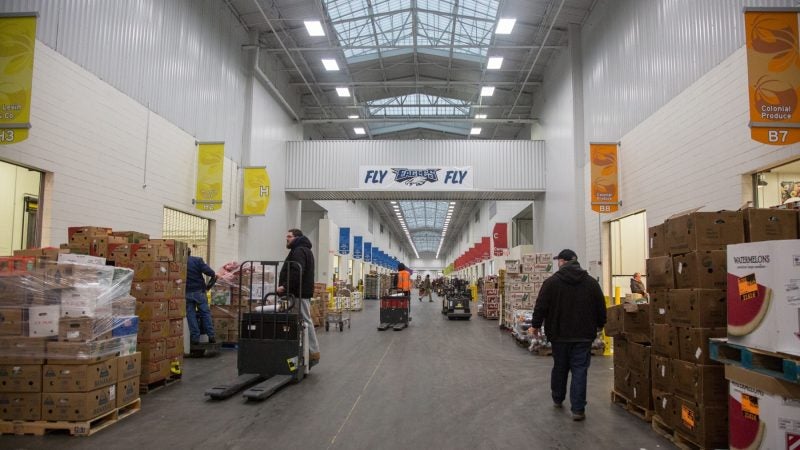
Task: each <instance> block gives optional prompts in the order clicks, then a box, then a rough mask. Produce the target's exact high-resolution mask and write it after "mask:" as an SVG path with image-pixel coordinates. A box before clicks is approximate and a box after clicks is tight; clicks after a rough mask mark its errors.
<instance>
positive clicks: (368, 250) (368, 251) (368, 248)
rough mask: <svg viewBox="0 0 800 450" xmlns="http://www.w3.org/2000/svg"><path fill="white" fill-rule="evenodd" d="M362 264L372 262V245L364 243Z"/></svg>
mask: <svg viewBox="0 0 800 450" xmlns="http://www.w3.org/2000/svg"><path fill="white" fill-rule="evenodd" d="M364 262H372V243H371V242H364Z"/></svg>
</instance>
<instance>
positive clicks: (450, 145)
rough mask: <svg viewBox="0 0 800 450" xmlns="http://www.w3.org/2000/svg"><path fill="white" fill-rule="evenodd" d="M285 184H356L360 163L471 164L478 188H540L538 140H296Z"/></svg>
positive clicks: (354, 187) (291, 187)
mask: <svg viewBox="0 0 800 450" xmlns="http://www.w3.org/2000/svg"><path fill="white" fill-rule="evenodd" d="M287 145H288V168H287V170H288V172H289V180H288V184H287V186H286V187H287V189H288V190H328V191H337V190H357V189H358V181H359V180H358V167H359V165H366V164H373V165H390V164H402V165H431V164H437V165H448V166H472V167H473V170H474V176H475V178H474V183H473V186H474V188H475V189H476V190H494V191H503V190H527V191H542V190H543V189H544V186H545V152H544V142H542V141H388V140H377V141H366V140H364V141H296V142H289V143H287Z"/></svg>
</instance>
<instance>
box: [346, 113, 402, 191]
mask: <svg viewBox="0 0 800 450" xmlns="http://www.w3.org/2000/svg"><path fill="white" fill-rule="evenodd" d="M347 118H348V119H358V114H351V115H349V116H347ZM394 203H395V202H392V204H394Z"/></svg>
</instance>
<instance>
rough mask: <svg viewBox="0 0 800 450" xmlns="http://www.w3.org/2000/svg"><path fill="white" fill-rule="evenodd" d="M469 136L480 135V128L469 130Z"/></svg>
mask: <svg viewBox="0 0 800 450" xmlns="http://www.w3.org/2000/svg"><path fill="white" fill-rule="evenodd" d="M469 134H473V135H474V134H481V129H480V128H473V129H471V130H469Z"/></svg>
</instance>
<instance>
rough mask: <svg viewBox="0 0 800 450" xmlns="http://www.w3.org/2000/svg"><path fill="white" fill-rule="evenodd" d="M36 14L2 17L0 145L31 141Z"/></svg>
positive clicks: (1, 15) (4, 15)
mask: <svg viewBox="0 0 800 450" xmlns="http://www.w3.org/2000/svg"><path fill="white" fill-rule="evenodd" d="M35 47H36V13H6V14H0V74H2V78H0V144H15V143H17V142H22V141H24V140H25V139H28V129H29V128H30V127H31V123H30V120H31V82H32V80H33V52H34V49H35Z"/></svg>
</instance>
